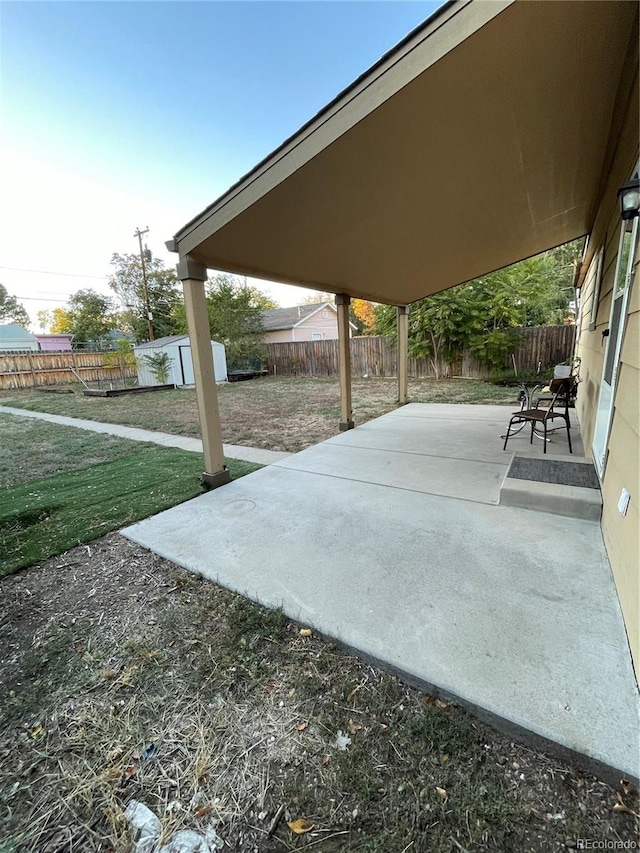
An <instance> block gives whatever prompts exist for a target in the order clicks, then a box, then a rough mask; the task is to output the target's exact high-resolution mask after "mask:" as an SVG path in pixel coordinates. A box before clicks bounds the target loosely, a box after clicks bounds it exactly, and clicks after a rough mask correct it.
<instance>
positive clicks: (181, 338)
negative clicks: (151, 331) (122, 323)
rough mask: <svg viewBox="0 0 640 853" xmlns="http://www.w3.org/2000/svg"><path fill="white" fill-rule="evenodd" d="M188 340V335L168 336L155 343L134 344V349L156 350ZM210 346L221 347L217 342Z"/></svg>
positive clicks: (158, 339)
mask: <svg viewBox="0 0 640 853" xmlns="http://www.w3.org/2000/svg"><path fill="white" fill-rule="evenodd" d="M184 340H187V341H188V340H189V335H168V336H167V337H166V338H157V339H156V340H155V341H145V342H144V343H143V344H136V345H135V347H134V349H158V347H166V346H168V345H169V344H176V343H178V341H184ZM211 343H212V344H218V345H219V346H222V344H221V343H220V342H219V341H213V340H212V341H211Z"/></svg>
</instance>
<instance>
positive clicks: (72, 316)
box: [56, 288, 115, 347]
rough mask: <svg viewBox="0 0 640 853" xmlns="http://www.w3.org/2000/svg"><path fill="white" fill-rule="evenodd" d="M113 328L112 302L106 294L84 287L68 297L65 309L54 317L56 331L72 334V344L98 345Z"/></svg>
mask: <svg viewBox="0 0 640 853" xmlns="http://www.w3.org/2000/svg"><path fill="white" fill-rule="evenodd" d="M113 328H115V314H114V310H113V302H112V300H111V299H110V298H109V297H108V296H103V295H102V294H101V293H96V291H95V290H91V289H90V288H86V289H84V290H78V291H77V292H76V293H74V294H73V296H72V297H71V298H70V299H69V304H68V308H67V309H66V311H65V310H64V309H62V310H61V311H60V313H59V315H58V316H57V317H56V331H59V332H61V333H64V334H72V335H73V336H74V340H73V344H74V346H81V347H83V346H84V347H87V346H94V347H97V346H100V345H101V342H102V340H103V338H104V337H105V335H106V334H107V333H108V332H110V331H111V330H112V329H113Z"/></svg>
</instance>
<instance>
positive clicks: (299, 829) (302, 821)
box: [287, 817, 313, 835]
mask: <svg viewBox="0 0 640 853" xmlns="http://www.w3.org/2000/svg"><path fill="white" fill-rule="evenodd" d="M287 826H288V827H289V829H290V830H291V832H295V834H296V835H304V834H305V832H309V831H310V830H312V829H313V824H312V823H311V821H310V820H307V819H306V817H299V818H298V819H297V820H290V821H288V823H287Z"/></svg>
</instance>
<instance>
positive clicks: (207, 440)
mask: <svg viewBox="0 0 640 853" xmlns="http://www.w3.org/2000/svg"><path fill="white" fill-rule="evenodd" d="M177 269H178V278H179V279H181V281H182V287H183V290H184V303H185V308H186V314H187V327H188V329H189V339H190V342H191V359H192V361H193V375H194V381H195V385H196V398H197V400H198V414H199V417H200V432H201V433H202V447H203V450H204V473H203V474H202V482H203V483H204V484H205V485H206V486H208V487H209V488H211V489H215V488H217V487H218V486H222V485H224V484H225V483H228V482H229V481H230V480H231V475H230V474H229V471H228V470H227V468H226V467H225V464H224V452H223V449H222V432H221V430H220V413H219V411H218V389H217V387H216V377H215V373H214V367H213V353H212V351H211V332H210V331H209V315H208V313H207V300H206V297H205V292H204V283H205V281H206V278H207V270H206V267H204V266H203V265H202V264H199V263H197V262H195V261H193V260H191V258H189V256H188V255H187V256H186V257H184V258H181V259H180V262H179V263H178V267H177Z"/></svg>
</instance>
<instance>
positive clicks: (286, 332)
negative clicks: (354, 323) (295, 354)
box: [264, 308, 351, 344]
mask: <svg viewBox="0 0 640 853" xmlns="http://www.w3.org/2000/svg"><path fill="white" fill-rule="evenodd" d="M324 311H326V312H327V316H326V317H323V316H322V314H323V312H324ZM314 334H320V335H322V337H321V338H319V339H318V340H323V341H328V340H335V339H336V338H337V337H338V315H337V314H336V312H335V311H334V310H333V309H332V308H324V309H322V311H317V312H316V313H315V314H312V315H311V316H310V317H306V318H305V319H304V320H302V322H301V323H300V325H299V326H295V327H294V328H293V329H278V330H277V331H273V332H266V333H265V336H264V340H265V343H267V344H282V343H290V342H291V341H312V340H314V337H313V336H314ZM350 334H351V330H350Z"/></svg>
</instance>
